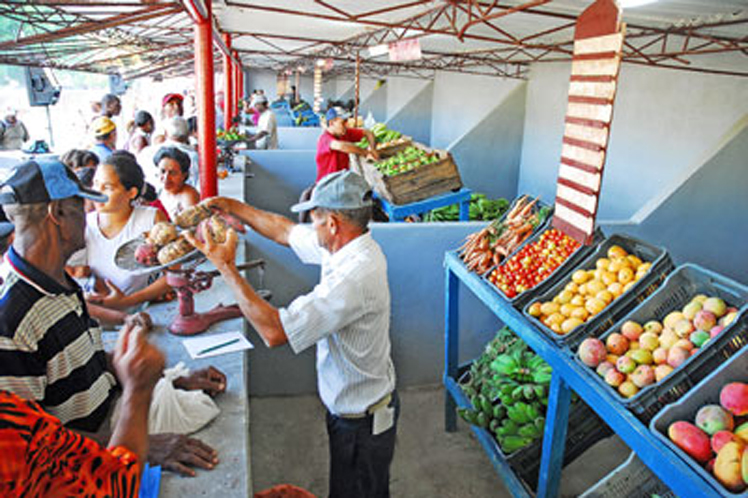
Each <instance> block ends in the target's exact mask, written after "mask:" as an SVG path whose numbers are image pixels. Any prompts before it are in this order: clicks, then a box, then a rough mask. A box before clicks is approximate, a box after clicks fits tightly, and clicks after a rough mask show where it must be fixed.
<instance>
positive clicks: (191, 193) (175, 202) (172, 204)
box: [153, 147, 200, 220]
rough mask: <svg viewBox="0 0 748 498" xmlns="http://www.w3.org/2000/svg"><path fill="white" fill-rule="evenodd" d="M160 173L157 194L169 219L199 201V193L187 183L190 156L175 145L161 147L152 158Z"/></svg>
mask: <svg viewBox="0 0 748 498" xmlns="http://www.w3.org/2000/svg"><path fill="white" fill-rule="evenodd" d="M153 162H154V163H156V167H157V168H158V170H159V172H160V174H161V185H163V190H162V191H161V194H160V195H159V200H160V201H161V204H162V205H163V206H164V208H165V209H166V212H167V213H168V215H169V218H170V219H172V220H173V219H175V217H176V215H177V214H179V212H180V211H183V210H185V209H187V208H189V207H192V206H194V205H195V204H197V203H198V202H200V193H199V192H198V191H197V190H195V188H194V187H192V186H191V185H189V184H187V180H188V178H189V176H190V157H189V156H188V155H187V154H185V153H184V152H182V151H181V150H179V149H177V148H176V147H161V149H159V151H158V153H157V154H156V157H154V158H153Z"/></svg>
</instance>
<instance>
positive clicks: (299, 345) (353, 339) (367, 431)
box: [190, 171, 399, 498]
mask: <svg viewBox="0 0 748 498" xmlns="http://www.w3.org/2000/svg"><path fill="white" fill-rule="evenodd" d="M206 204H207V205H208V206H210V207H211V208H214V209H217V210H220V211H223V212H227V213H230V214H232V215H234V216H236V217H237V218H238V219H240V220H241V221H242V222H244V223H246V224H248V225H249V226H250V227H252V228H253V229H254V230H255V231H256V232H257V233H259V234H260V235H263V236H264V237H267V238H268V239H270V240H273V241H275V242H277V243H279V244H281V245H284V246H290V247H291V248H292V249H293V251H294V252H295V253H296V255H297V256H298V257H299V259H301V261H302V262H304V263H307V264H317V265H321V266H322V272H321V280H320V283H319V284H318V285H317V286H316V287H315V288H314V290H312V292H310V293H309V294H306V295H303V296H300V297H298V298H296V299H295V300H294V301H293V302H291V304H290V305H289V306H288V307H286V308H281V309H277V308H275V307H273V306H272V305H271V304H269V303H268V302H266V301H265V300H263V299H262V298H261V297H259V296H258V295H257V293H256V292H255V291H254V289H253V288H252V287H251V286H250V285H249V283H248V282H247V281H246V280H244V278H243V277H242V275H241V273H240V272H239V271H238V270H237V267H236V263H235V256H236V244H237V235H236V232H234V231H233V230H230V231H229V235H228V237H227V240H226V241H225V242H224V243H222V244H218V243H215V241H213V240H212V239H211V238H210V235H208V237H207V240H206V241H205V242H204V243H203V242H199V241H197V240H195V239H194V237H190V238H191V242H192V243H193V244H194V245H195V246H196V247H197V248H198V249H200V250H201V251H203V252H204V253H205V254H206V256H207V257H208V259H210V261H211V262H212V263H213V264H214V265H215V266H216V268H217V269H218V270H219V271H220V272H221V274H222V275H223V278H224V281H225V282H226V284H227V285H228V286H229V287H230V288H231V289H232V291H233V292H234V295H235V297H236V298H237V301H238V303H239V306H240V308H241V310H242V312H243V313H244V316H245V317H246V318H247V320H249V322H250V323H251V324H252V326H253V327H254V329H255V330H257V332H258V333H259V334H260V336H261V337H262V338H263V340H264V341H265V343H266V344H267V345H268V346H270V347H275V346H280V345H282V344H286V343H288V344H289V345H290V346H291V349H292V350H293V351H294V352H295V353H300V352H302V351H304V350H306V349H307V348H309V347H311V346H312V345H315V344H316V347H317V384H318V389H319V395H320V397H321V398H322V402H323V403H324V405H325V406H326V407H327V430H328V436H329V447H330V497H332V498H351V497H357V498H367V497H386V496H389V469H390V464H391V462H392V457H393V455H394V447H395V434H396V430H397V429H396V426H397V419H398V415H399V400H398V396H397V392H396V391H395V369H394V366H393V363H392V359H391V354H390V349H391V346H390V337H389V328H390V291H389V284H388V282H387V261H386V260H385V257H384V254H383V253H382V250H381V248H380V247H379V245H378V244H377V243H376V242H375V241H374V239H373V238H372V236H371V234H370V233H369V231H368V228H367V226H368V223H369V220H370V218H371V209H372V201H371V191H370V189H369V186H368V185H367V183H366V181H365V180H364V179H363V178H362V177H360V176H358V175H356V174H355V173H353V172H350V171H343V172H338V173H333V174H331V175H328V176H327V177H325V178H324V179H323V180H322V181H321V182H320V183H319V184H317V187H316V188H315V190H314V193H313V195H312V197H311V199H310V200H309V201H308V202H306V203H302V204H297V205H296V206H294V207H293V210H294V211H300V210H311V213H312V220H313V224H312V225H311V226H309V225H305V224H295V223H293V222H292V221H290V220H289V219H287V218H285V217H283V216H281V215H278V214H274V213H269V212H266V211H261V210H259V209H256V208H253V207H251V206H249V205H246V204H243V203H241V202H239V201H237V200H233V199H228V198H222V197H216V198H213V199H209V200H208V201H206Z"/></svg>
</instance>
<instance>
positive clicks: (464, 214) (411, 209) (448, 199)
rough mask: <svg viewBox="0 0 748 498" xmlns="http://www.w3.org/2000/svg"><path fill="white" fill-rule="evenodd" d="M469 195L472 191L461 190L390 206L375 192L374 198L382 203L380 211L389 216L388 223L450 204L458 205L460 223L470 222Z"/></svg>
mask: <svg viewBox="0 0 748 498" xmlns="http://www.w3.org/2000/svg"><path fill="white" fill-rule="evenodd" d="M471 194H472V191H471V190H470V189H468V188H461V189H460V190H459V191H457V192H447V193H445V194H440V195H436V196H434V197H430V198H428V199H424V200H422V201H418V202H412V203H410V204H402V205H400V204H390V203H389V202H388V201H387V200H386V199H382V198H381V197H380V196H378V195H377V194H376V192H375V193H374V198H375V199H379V201H380V202H381V203H382V209H384V212H385V213H387V216H389V218H390V223H393V222H395V221H403V220H405V218H407V217H408V216H410V215H413V214H421V213H426V212H428V211H431V210H433V209H437V208H440V207H445V206H451V205H452V204H458V203H459V204H460V221H470V196H471Z"/></svg>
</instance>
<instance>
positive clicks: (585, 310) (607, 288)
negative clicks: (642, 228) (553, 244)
mask: <svg viewBox="0 0 748 498" xmlns="http://www.w3.org/2000/svg"><path fill="white" fill-rule="evenodd" d="M601 249H602V248H601ZM663 253H664V251H663ZM651 268H652V262H649V261H642V259H641V258H639V257H638V256H636V255H635V254H629V253H628V252H627V251H626V250H625V249H624V248H623V247H621V246H619V245H615V244H613V245H611V246H610V247H609V248H608V250H607V252H606V253H604V256H603V257H600V258H598V259H597V260H596V261H595V265H594V267H592V268H589V269H584V268H580V269H578V270H576V271H574V273H572V275H571V279H570V280H569V282H568V283H567V284H566V285H565V286H564V287H563V288H561V289H560V290H559V291H558V292H557V293H556V294H555V295H554V296H553V297H552V298H550V299H547V300H542V299H541V300H538V301H535V302H534V303H532V304H531V305H530V306H528V308H527V314H528V315H530V316H531V317H533V318H535V319H536V320H537V321H539V322H540V323H541V324H542V325H544V326H545V327H546V328H547V329H549V330H551V331H553V332H555V333H556V334H559V335H566V334H569V333H570V332H571V331H573V330H574V329H576V328H577V327H579V326H580V325H582V324H584V323H586V322H587V321H589V320H591V319H592V318H593V317H595V316H596V315H598V314H599V313H600V312H602V311H603V310H604V309H606V308H607V307H608V306H610V305H611V303H613V301H615V300H616V299H617V298H618V297H620V296H621V295H623V294H624V293H626V292H627V291H628V290H629V289H631V288H632V287H633V286H634V285H635V284H636V282H638V281H639V280H641V279H642V278H644V277H645V276H646V275H647V274H648V272H649V271H650V269H651Z"/></svg>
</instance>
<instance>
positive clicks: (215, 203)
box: [200, 197, 233, 214]
mask: <svg viewBox="0 0 748 498" xmlns="http://www.w3.org/2000/svg"><path fill="white" fill-rule="evenodd" d="M232 203H233V199H230V198H228V197H210V198H208V199H205V200H204V201H202V202H201V203H200V204H202V205H203V206H207V207H209V208H211V209H213V210H214V211H220V212H222V213H226V214H232V212H231V211H232Z"/></svg>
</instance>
